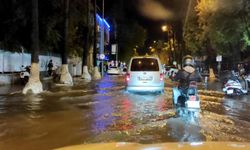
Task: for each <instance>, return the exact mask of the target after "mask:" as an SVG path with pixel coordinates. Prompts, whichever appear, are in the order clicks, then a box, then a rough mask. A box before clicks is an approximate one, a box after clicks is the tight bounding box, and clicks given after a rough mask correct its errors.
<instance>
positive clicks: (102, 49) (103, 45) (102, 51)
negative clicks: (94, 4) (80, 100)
mask: <svg viewBox="0 0 250 150" xmlns="http://www.w3.org/2000/svg"><path fill="white" fill-rule="evenodd" d="M103 22H104V0H102V29H101V34H102V35H101V40H102V42H101V43H102V45H101V46H102V47H101V54H104V47H105V44H104V23H103ZM103 62H104V60H103V59H101V63H102V64H101V74H102V77H103V74H104V73H103Z"/></svg>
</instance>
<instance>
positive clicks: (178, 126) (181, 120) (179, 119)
mask: <svg viewBox="0 0 250 150" xmlns="http://www.w3.org/2000/svg"><path fill="white" fill-rule="evenodd" d="M199 118H200V111H199V110H190V109H187V108H177V109H176V115H175V117H174V118H170V119H169V120H168V121H167V129H169V130H170V133H169V134H168V135H169V136H170V137H172V139H175V140H176V141H178V142H199V141H204V140H205V137H204V136H203V135H202V133H201V132H200V131H201V127H200V124H199Z"/></svg>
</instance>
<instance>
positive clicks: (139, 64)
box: [130, 58, 159, 71]
mask: <svg viewBox="0 0 250 150" xmlns="http://www.w3.org/2000/svg"><path fill="white" fill-rule="evenodd" d="M130 70H131V71H159V65H158V61H157V59H154V58H135V59H133V60H132V63H131V68H130Z"/></svg>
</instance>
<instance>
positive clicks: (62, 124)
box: [0, 76, 250, 150]
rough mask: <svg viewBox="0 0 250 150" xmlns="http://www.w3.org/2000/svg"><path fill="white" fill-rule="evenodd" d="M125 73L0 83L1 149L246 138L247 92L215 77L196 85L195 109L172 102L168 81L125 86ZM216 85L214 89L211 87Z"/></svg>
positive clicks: (248, 121) (249, 120) (249, 104)
mask: <svg viewBox="0 0 250 150" xmlns="http://www.w3.org/2000/svg"><path fill="white" fill-rule="evenodd" d="M124 82H125V80H124V77H123V76H106V77H105V78H104V79H102V80H101V81H95V82H89V83H85V82H83V81H81V80H80V79H78V78H76V79H74V83H75V85H74V86H73V87H60V86H56V85H55V84H53V83H51V82H49V81H46V82H44V83H43V84H44V89H45V91H44V92H43V93H41V94H39V95H22V94H21V90H22V86H1V87H0V149H3V150H28V149H36V150H45V149H53V148H58V147H62V146H68V145H75V144H83V143H99V142H116V141H125V142H138V143H162V142H194V141H241V142H249V141H250V128H249V127H250V109H249V108H250V96H249V95H246V96H239V97H225V96H224V94H223V93H222V92H221V91H220V89H221V85H220V83H219V82H216V81H214V82H212V81H211V82H210V84H209V85H208V87H207V89H203V88H200V89H201V90H200V91H199V95H200V98H201V110H200V111H199V112H198V111H197V112H196V113H195V114H194V113H192V112H189V111H188V110H176V109H175V108H173V105H172V93H171V87H172V86H173V85H174V84H173V83H172V82H171V81H169V80H168V81H166V87H165V92H164V94H160V95H159V94H135V93H128V92H126V91H125V83H124ZM214 89H217V91H214Z"/></svg>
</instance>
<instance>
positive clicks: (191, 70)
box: [173, 55, 202, 106]
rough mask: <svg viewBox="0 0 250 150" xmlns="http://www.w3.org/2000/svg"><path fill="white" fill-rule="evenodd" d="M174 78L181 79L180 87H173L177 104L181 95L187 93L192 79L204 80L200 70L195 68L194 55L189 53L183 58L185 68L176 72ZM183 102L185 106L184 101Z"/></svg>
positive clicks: (174, 101)
mask: <svg viewBox="0 0 250 150" xmlns="http://www.w3.org/2000/svg"><path fill="white" fill-rule="evenodd" d="M174 80H175V81H179V85H178V88H173V103H174V104H175V105H177V104H178V103H179V102H178V99H179V97H180V96H182V95H185V93H186V92H187V90H188V88H189V84H190V83H191V82H192V81H196V82H201V81H202V77H201V74H200V72H199V71H198V70H196V69H195V62H194V59H193V58H192V56H190V55H187V56H185V57H184V58H183V68H182V69H181V70H179V71H178V72H177V73H176V76H175V78H174ZM181 104H182V106H183V104H184V101H182V102H181Z"/></svg>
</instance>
